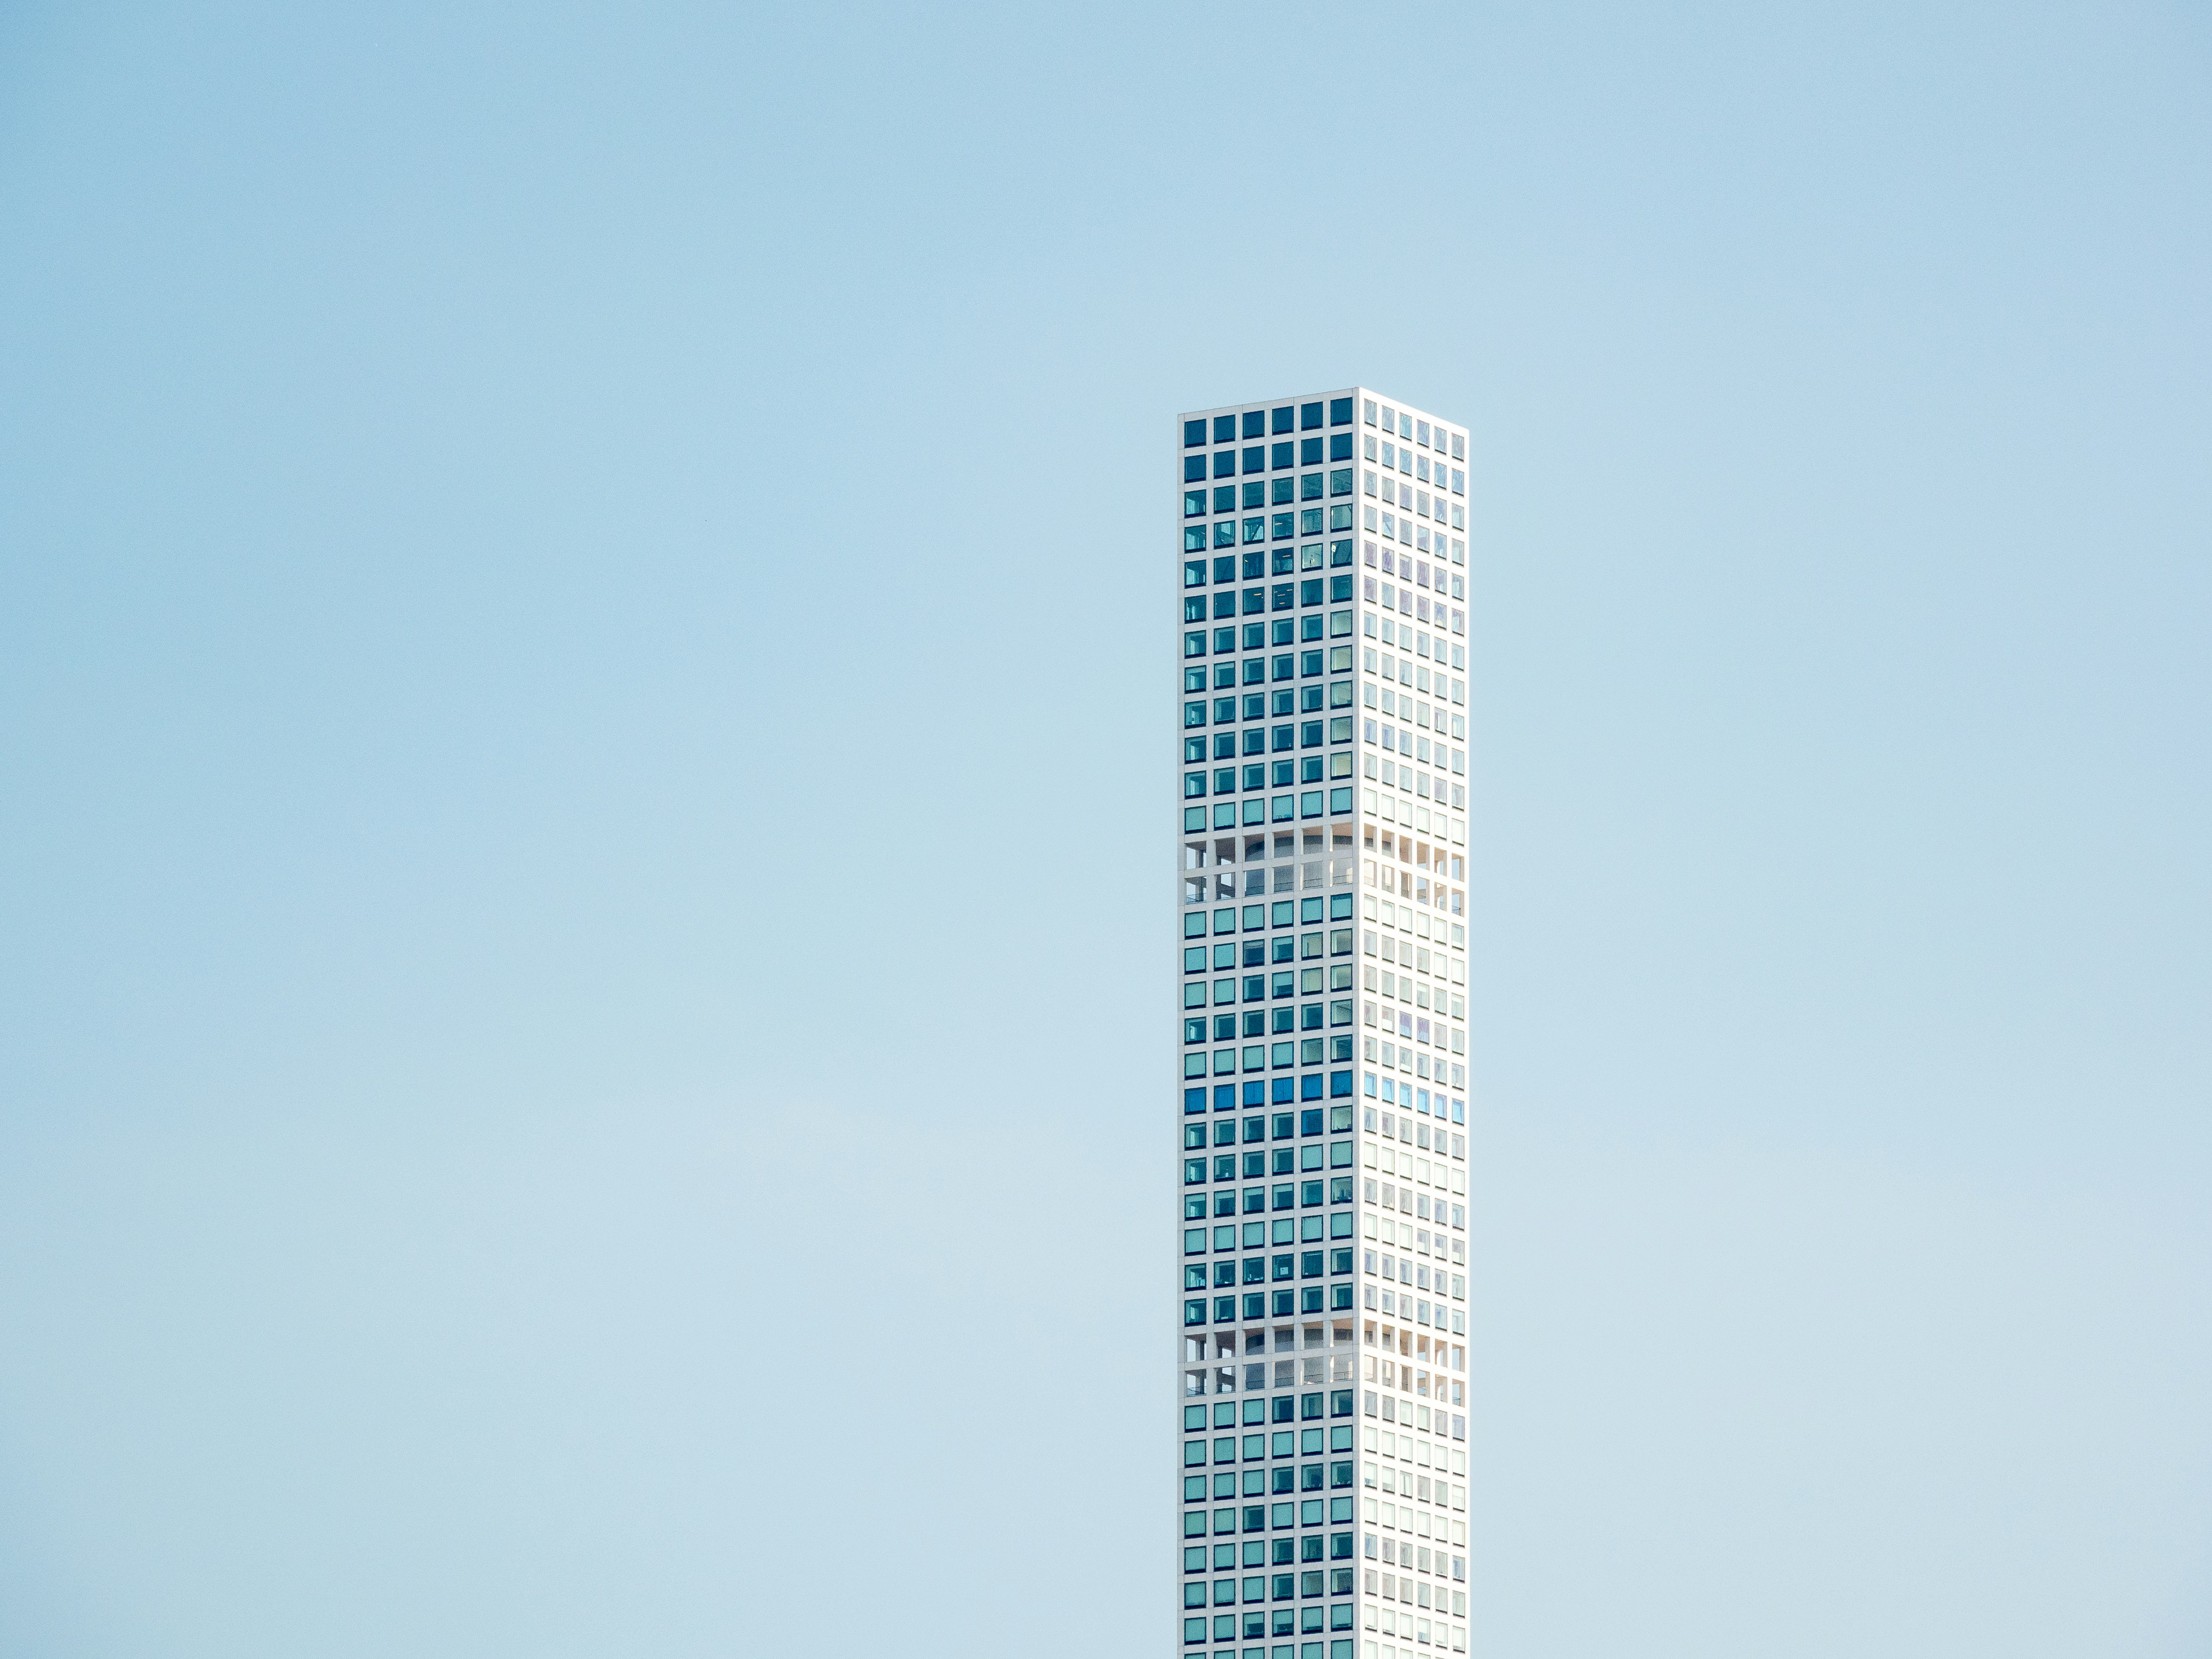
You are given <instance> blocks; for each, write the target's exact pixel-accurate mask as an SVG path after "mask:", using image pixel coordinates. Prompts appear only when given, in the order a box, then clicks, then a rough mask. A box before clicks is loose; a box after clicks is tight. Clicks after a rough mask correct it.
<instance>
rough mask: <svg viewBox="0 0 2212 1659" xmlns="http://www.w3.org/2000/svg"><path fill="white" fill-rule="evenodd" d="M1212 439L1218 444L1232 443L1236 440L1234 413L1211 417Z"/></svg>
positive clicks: (1235, 418)
mask: <svg viewBox="0 0 2212 1659" xmlns="http://www.w3.org/2000/svg"><path fill="white" fill-rule="evenodd" d="M1213 441H1214V442H1216V443H1218V444H1233V443H1235V442H1236V441H1237V417H1236V416H1234V415H1217V416H1214V417H1213Z"/></svg>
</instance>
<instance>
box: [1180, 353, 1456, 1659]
mask: <svg viewBox="0 0 2212 1659" xmlns="http://www.w3.org/2000/svg"><path fill="white" fill-rule="evenodd" d="M1177 447H1178V453H1179V455H1180V459H1181V466H1182V482H1181V485H1180V489H1179V494H1178V501H1177V513H1178V517H1179V519H1180V521H1181V527H1182V632H1181V653H1182V688H1183V696H1182V734H1181V735H1182V757H1183V764H1182V769H1181V777H1182V801H1181V802H1180V804H1179V810H1180V811H1181V814H1182V817H1181V823H1182V836H1181V841H1180V848H1179V851H1180V858H1181V863H1182V873H1181V881H1182V972H1181V974H1180V975H1179V979H1180V982H1181V987H1182V992H1181V994H1182V1045H1181V1047H1182V1085H1181V1087H1182V1094H1181V1100H1182V1111H1181V1118H1182V1144H1183V1154H1182V1234H1181V1252H1182V1271H1183V1294H1182V1310H1181V1311H1182V1361H1181V1364H1180V1365H1179V1367H1178V1373H1177V1378H1176V1382H1177V1389H1178V1394H1179V1399H1178V1402H1177V1408H1178V1409H1179V1410H1180V1412H1181V1413H1182V1417H1181V1433H1180V1435H1179V1436H1178V1441H1179V1443H1180V1455H1181V1457H1182V1469H1181V1471H1180V1477H1179V1478H1180V1479H1181V1480H1182V1504H1181V1510H1180V1513H1181V1516H1182V1519H1181V1522H1180V1524H1181V1526H1182V1540H1181V1548H1182V1562H1181V1566H1182V1572H1181V1580H1182V1613H1181V1620H1182V1623H1181V1626H1180V1630H1179V1632H1178V1643H1179V1645H1178V1647H1177V1649H1176V1651H1179V1652H1181V1653H1182V1654H1184V1655H1186V1656H1204V1659H1231V1656H1234V1659H1429V1656H1431V1655H1442V1654H1455V1653H1463V1652H1465V1651H1466V1649H1467V1432H1468V1427H1467V1410H1466V1376H1467V1346H1466V1342H1467V1312H1466V1309H1467V1300H1466V1297H1467V1139H1466V1127H1465V1126H1466V1122H1467V1104H1466V1095H1467V1090H1466V1084H1467V1032H1466V1015H1467V1000H1466V999H1467V927H1466V885H1465V876H1466V858H1467V610H1466V606H1467V598H1466V594H1467V588H1466V571H1467V542H1466V537H1467V472H1466V467H1467V434H1466V431H1465V429H1464V428H1460V427H1457V426H1455V425H1453V424H1452V423H1451V422H1445V421H1439V420H1437V419H1436V418H1434V417H1433V416H1430V415H1428V414H1426V413H1425V412H1423V411H1421V410H1414V409H1412V408H1409V407H1407V405H1406V404H1404V403H1403V402H1401V401H1400V400H1398V399H1396V398H1384V397H1382V396H1381V395H1380V394H1378V393H1376V392H1369V391H1367V390H1365V389H1364V388H1361V387H1354V388H1352V390H1350V391H1348V392H1324V393H1321V394H1318V395H1314V396H1308V397H1300V398H1277V399H1273V400H1271V401H1269V402H1266V403H1257V404H1237V405H1234V406H1231V407H1228V408H1225V409H1218V410H1205V411H1203V412H1200V413H1197V414H1191V415H1186V416H1182V419H1181V420H1180V421H1179V422H1178V425H1177Z"/></svg>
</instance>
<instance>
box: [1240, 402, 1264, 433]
mask: <svg viewBox="0 0 2212 1659" xmlns="http://www.w3.org/2000/svg"><path fill="white" fill-rule="evenodd" d="M1244 435H1245V436H1246V437H1248V438H1260V437H1264V436H1266V435H1267V410H1264V409H1248V410H1245V411H1244Z"/></svg>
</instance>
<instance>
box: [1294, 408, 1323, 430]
mask: <svg viewBox="0 0 2212 1659" xmlns="http://www.w3.org/2000/svg"><path fill="white" fill-rule="evenodd" d="M1320 424H1321V405H1320V404H1299V405H1298V426H1299V428H1300V429H1301V430H1303V431H1306V432H1311V431H1312V430H1313V429H1314V428H1316V427H1318V426H1319V425H1320Z"/></svg>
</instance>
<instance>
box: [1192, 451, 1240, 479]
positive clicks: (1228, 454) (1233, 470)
mask: <svg viewBox="0 0 2212 1659" xmlns="http://www.w3.org/2000/svg"><path fill="white" fill-rule="evenodd" d="M1193 459H1196V458H1195V457H1194V458H1193ZM1213 476H1214V477H1217V478H1233V477H1236V476H1237V452H1236V451H1235V450H1233V449H1217V450H1215V451H1214V452H1213Z"/></svg>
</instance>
